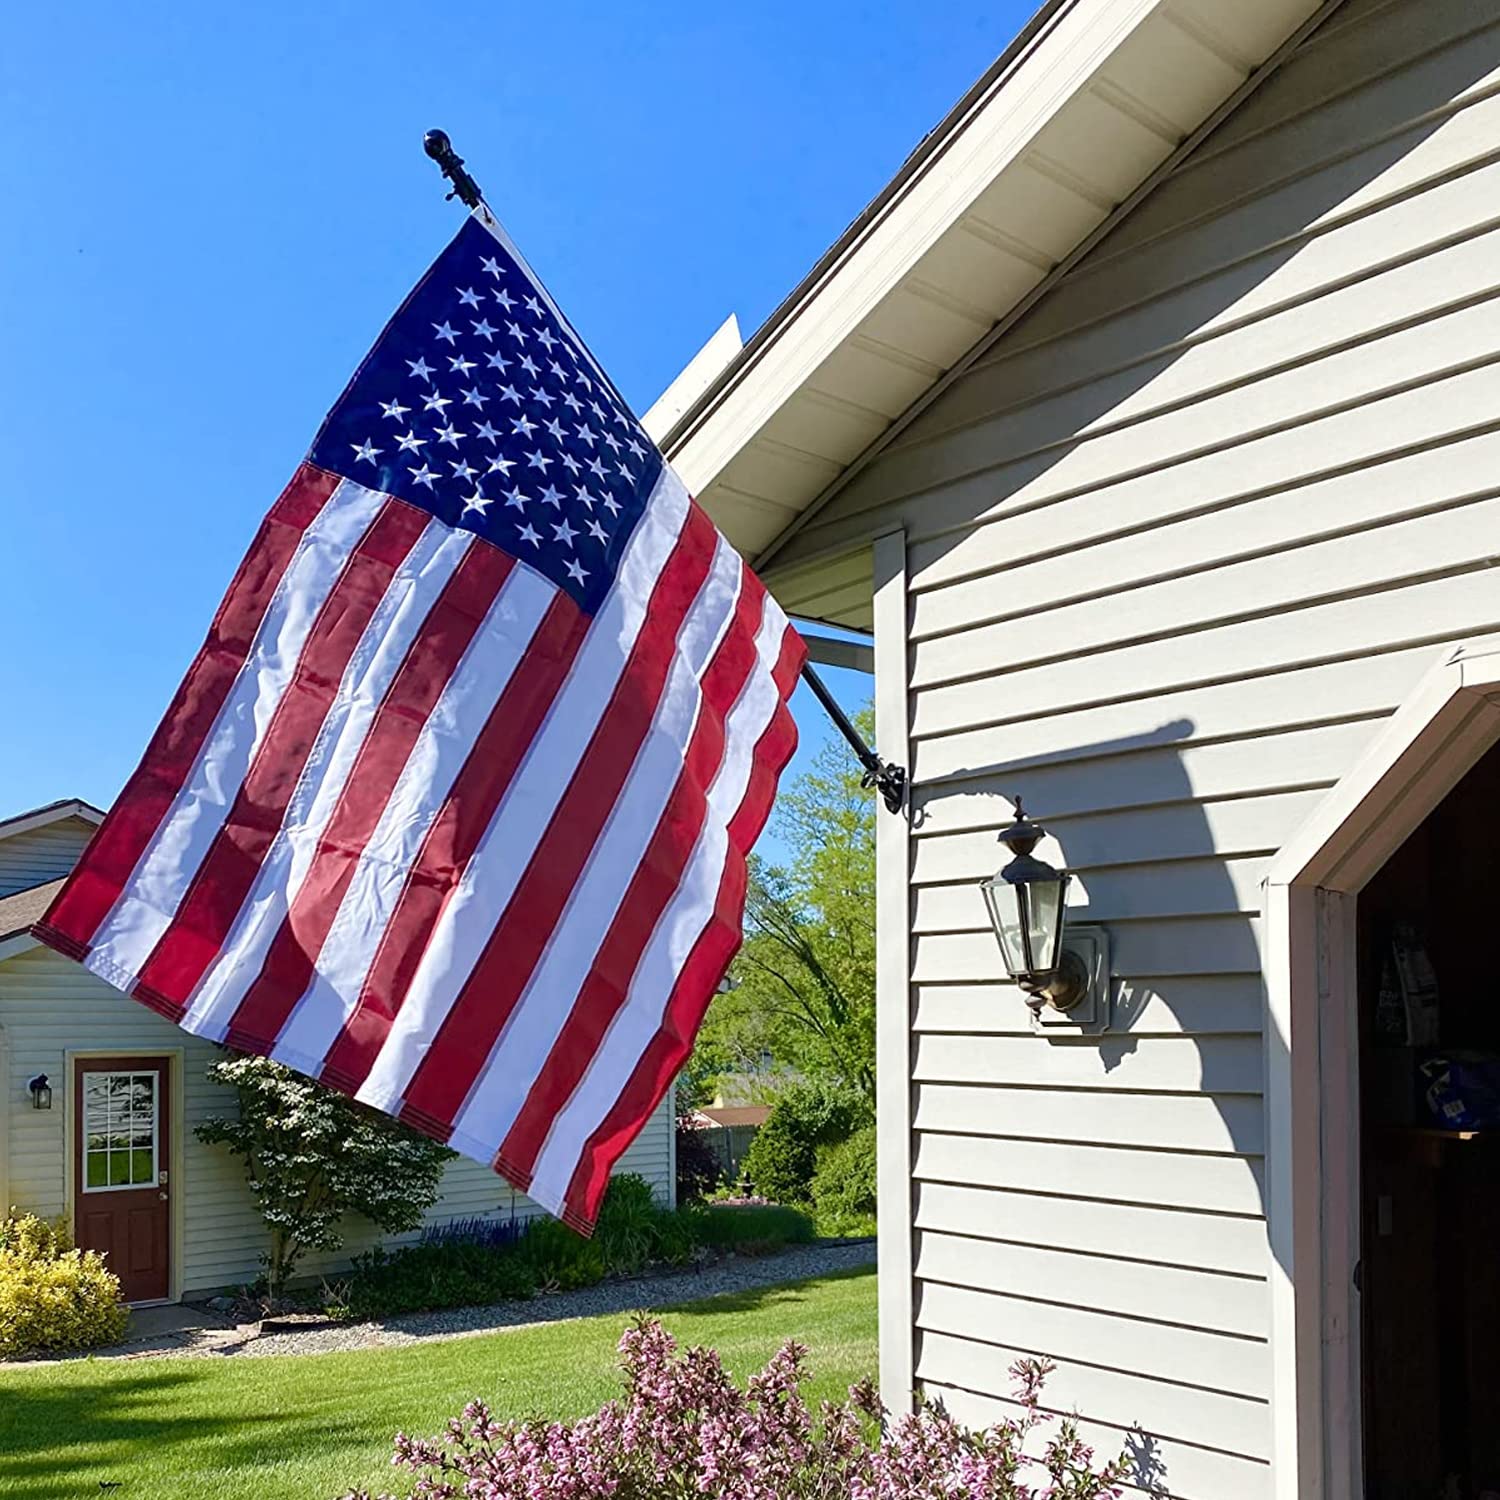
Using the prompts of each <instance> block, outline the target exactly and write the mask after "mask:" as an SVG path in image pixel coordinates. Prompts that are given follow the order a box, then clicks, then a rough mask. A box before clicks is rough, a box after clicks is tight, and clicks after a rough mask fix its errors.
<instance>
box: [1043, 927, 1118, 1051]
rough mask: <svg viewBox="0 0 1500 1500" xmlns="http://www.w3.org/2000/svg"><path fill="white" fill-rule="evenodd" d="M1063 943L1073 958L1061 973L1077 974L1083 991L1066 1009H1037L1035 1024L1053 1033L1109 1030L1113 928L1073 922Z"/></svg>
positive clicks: (1067, 974) (1078, 1033)
mask: <svg viewBox="0 0 1500 1500" xmlns="http://www.w3.org/2000/svg"><path fill="white" fill-rule="evenodd" d="M1062 946H1063V953H1064V954H1065V955H1066V956H1067V959H1068V960H1069V962H1068V963H1067V966H1066V969H1064V970H1060V971H1059V973H1060V975H1063V976H1065V977H1068V978H1074V977H1076V978H1077V980H1078V981H1080V982H1081V986H1082V994H1081V995H1079V997H1078V998H1077V999H1076V1000H1074V1001H1073V1003H1072V1004H1070V1005H1069V1006H1068V1008H1067V1009H1066V1010H1058V1009H1057V1007H1056V1006H1055V1005H1042V1006H1040V1007H1037V1008H1035V1009H1033V1010H1032V1013H1031V1024H1032V1027H1033V1029H1034V1030H1036V1031H1038V1032H1041V1033H1043V1034H1045V1035H1050V1036H1098V1035H1099V1034H1100V1033H1102V1032H1105V1031H1108V1030H1109V973H1110V970H1109V932H1108V930H1107V929H1105V928H1103V927H1099V926H1096V925H1093V924H1091V923H1086V922H1080V923H1073V922H1069V923H1068V925H1067V927H1066V929H1065V930H1064V932H1063V940H1062ZM1079 970H1081V971H1082V972H1081V973H1079V972H1078V971H1079ZM1068 971H1072V972H1071V973H1069V972H1068Z"/></svg>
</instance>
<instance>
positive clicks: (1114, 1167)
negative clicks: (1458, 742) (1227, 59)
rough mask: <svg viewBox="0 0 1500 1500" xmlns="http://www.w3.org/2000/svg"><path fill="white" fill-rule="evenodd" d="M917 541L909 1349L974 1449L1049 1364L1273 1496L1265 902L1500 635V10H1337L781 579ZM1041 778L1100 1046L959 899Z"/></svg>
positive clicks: (1217, 1492)
mask: <svg viewBox="0 0 1500 1500" xmlns="http://www.w3.org/2000/svg"><path fill="white" fill-rule="evenodd" d="M1017 230H1018V232H1021V231H1023V230H1024V226H1017ZM893 527H902V528H904V530H905V532H906V537H907V544H906V558H905V562H906V588H907V590H908V599H907V636H906V640H905V642H904V654H903V655H902V658H901V661H900V664H899V665H900V668H901V669H902V670H903V671H904V681H905V685H906V688H907V693H908V699H909V711H908V715H909V725H908V727H909V734H910V755H911V762H912V771H913V774H914V778H915V787H914V795H913V829H912V834H911V838H910V854H909V877H910V878H909V887H908V891H907V896H908V900H909V909H908V916H909V923H910V934H911V942H910V949H909V961H910V967H909V973H907V974H905V975H903V976H902V977H903V978H904V979H907V980H909V987H910V1018H911V1032H910V1042H909V1049H908V1051H909V1057H910V1083H911V1088H910V1102H911V1110H910V1116H909V1119H907V1120H904V1121H903V1120H900V1119H899V1118H895V1117H891V1116H888V1117H887V1118H886V1120H885V1121H884V1128H885V1129H886V1131H887V1132H899V1133H900V1136H901V1139H900V1140H899V1142H890V1141H888V1143H887V1145H888V1148H889V1149H890V1150H891V1159H895V1158H896V1157H897V1156H899V1153H900V1152H903V1151H907V1150H909V1151H910V1152H911V1157H912V1182H911V1219H912V1226H913V1227H912V1229H911V1233H910V1243H909V1247H908V1248H909V1255H910V1262H911V1267H912V1270H911V1287H910V1298H909V1301H910V1309H911V1315H910V1325H911V1326H910V1328H909V1329H902V1328H893V1327H891V1326H889V1325H887V1326H885V1327H884V1328H883V1336H884V1337H885V1338H887V1339H898V1340H910V1343H911V1357H912V1361H913V1363H914V1367H915V1372H916V1376H917V1378H918V1380H919V1381H920V1383H921V1384H922V1385H924V1386H925V1387H926V1389H927V1390H928V1391H929V1392H931V1393H934V1394H939V1395H942V1396H943V1397H944V1399H945V1400H947V1401H948V1402H949V1404H950V1405H951V1406H952V1407H953V1409H954V1410H955V1411H956V1412H957V1413H958V1414H959V1415H961V1416H963V1417H965V1418H968V1419H971V1420H975V1421H987V1420H990V1419H992V1418H994V1417H995V1416H997V1415H999V1414H1000V1413H1002V1412H1003V1411H1006V1410H1007V1409H1009V1408H1008V1406H1007V1403H1006V1400H1005V1396H1006V1392H1007V1390H1008V1388H1009V1384H1010V1382H1009V1379H1008V1376H1007V1373H1006V1371H1007V1367H1008V1365H1009V1364H1010V1363H1011V1362H1012V1360H1013V1359H1015V1358H1016V1357H1017V1356H1018V1355H1019V1354H1021V1353H1037V1354H1043V1355H1047V1356H1050V1357H1052V1358H1054V1359H1056V1360H1057V1361H1058V1363H1059V1366H1060V1368H1059V1370H1058V1372H1057V1374H1056V1375H1055V1376H1054V1377H1053V1379H1052V1381H1051V1383H1050V1386H1049V1401H1050V1402H1051V1403H1052V1404H1055V1405H1056V1406H1057V1407H1059V1408H1060V1409H1064V1410H1067V1409H1072V1408H1074V1407H1076V1408H1077V1409H1078V1410H1079V1411H1080V1412H1081V1413H1082V1414H1083V1417H1084V1419H1085V1421H1084V1430H1085V1433H1086V1435H1091V1436H1092V1437H1093V1438H1095V1439H1097V1440H1098V1442H1099V1443H1100V1444H1101V1446H1103V1447H1105V1448H1107V1449H1111V1450H1114V1449H1118V1448H1119V1447H1120V1446H1121V1445H1122V1444H1125V1445H1128V1446H1129V1447H1130V1449H1131V1451H1132V1452H1133V1453H1134V1454H1135V1455H1136V1457H1137V1460H1138V1477H1141V1478H1142V1479H1143V1480H1144V1477H1145V1476H1146V1475H1150V1476H1151V1478H1152V1479H1153V1480H1154V1481H1155V1482H1156V1483H1158V1484H1160V1485H1161V1486H1163V1487H1164V1488H1165V1490H1166V1491H1168V1492H1170V1493H1172V1494H1176V1495H1184V1496H1195V1497H1203V1500H1237V1497H1250V1496H1262V1495H1265V1494H1266V1493H1267V1492H1268V1489H1269V1471H1268V1467H1267V1460H1268V1457H1269V1455H1270V1452H1271V1431H1270V1416H1269V1405H1268V1396H1269V1391H1270V1378H1271V1371H1270V1361H1269V1358H1268V1346H1267V1338H1268V1329H1269V1297H1268V1289H1267V1278H1268V1273H1269V1271H1270V1268H1271V1260H1270V1257H1271V1250H1270V1248H1269V1246H1268V1241H1267V1235H1266V1229H1265V1222H1264V1204H1265V1193H1266V1183H1265V1173H1264V1162H1263V1150H1264V1141H1265V1133H1266V1132H1265V1126H1266V1121H1265V1118H1264V1112H1263V1105H1262V1088H1263V1077H1264V1054H1265V1047H1266V1046H1267V1044H1268V1043H1269V1044H1270V1045H1273V1046H1274V1045H1276V1044H1277V1039H1276V1038H1274V1037H1272V1038H1266V1037H1264V1036H1263V1035H1262V1015H1263V1005H1264V1000H1263V985H1262V977H1261V974H1262V954H1261V945H1262V924H1261V911H1260V901H1261V895H1260V883H1261V880H1262V877H1263V875H1264V872H1265V870H1266V867H1267V862H1268V860H1269V858H1270V856H1271V855H1272V854H1273V853H1274V852H1275V851H1276V850H1277V849H1278V848H1279V847H1280V846H1281V845H1282V844H1283V843H1284V842H1285V841H1286V840H1287V838H1288V837H1289V835H1290V834H1291V833H1292V832H1293V830H1295V829H1296V828H1297V827H1298V826H1299V825H1300V824H1301V823H1302V822H1303V820H1304V819H1306V818H1307V817H1308V815H1309V813H1310V812H1311V811H1312V809H1313V808H1314V807H1315V806H1316V805H1317V803H1318V800H1319V798H1320V797H1321V796H1322V794H1323V792H1324V791H1325V790H1326V788H1327V787H1329V786H1330V785H1331V784H1332V783H1333V782H1334V781H1335V780H1336V779H1337V778H1338V777H1339V776H1340V775H1341V774H1342V773H1343V771H1344V770H1346V769H1347V768H1348V767H1349V766H1350V764H1351V763H1352V762H1353V760H1354V758H1355V757H1356V756H1357V754H1358V753H1359V752H1360V750H1361V749H1362V747H1364V746H1365V745H1366V744H1367V743H1368V742H1369V741H1370V739H1371V737H1372V735H1373V734H1374V733H1375V731H1376V730H1377V728H1378V726H1379V724H1380V722H1381V720H1382V719H1383V718H1384V716H1386V715H1387V714H1389V713H1390V711H1391V710H1392V709H1393V708H1394V707H1395V705H1396V704H1397V703H1398V702H1399V701H1400V699H1401V698H1402V697H1403V696H1404V694H1405V693H1406V692H1407V691H1408V690H1409V689H1410V688H1411V687H1412V685H1413V684H1415V683H1416V681H1417V680H1418V679H1419V678H1420V676H1421V675H1422V673H1423V671H1424V670H1425V669H1426V668H1427V667H1428V666H1429V665H1430V664H1431V663H1432V662H1433V661H1434V660H1435V659H1436V657H1437V656H1438V655H1439V653H1440V651H1441V649H1442V647H1443V645H1444V644H1445V643H1448V642H1452V641H1455V640H1459V639H1462V638H1465V637H1469V636H1473V635H1476V634H1479V633H1481V632H1485V631H1490V630H1494V629H1495V628H1496V627H1497V625H1500V582H1497V579H1496V576H1495V573H1494V564H1495V561H1496V558H1497V556H1500V5H1497V4H1496V3H1495V0H1482V3H1480V0H1395V3H1391V0H1380V3H1376V0H1350V3H1349V4H1347V5H1345V6H1344V7H1343V8H1342V9H1340V10H1339V11H1338V12H1336V13H1335V14H1334V16H1333V17H1332V18H1331V20H1330V21H1328V22H1327V23H1326V24H1325V25H1324V26H1323V27H1322V28H1320V29H1319V30H1318V31H1317V32H1316V33H1315V34H1314V35H1313V36H1312V37H1311V38H1310V39H1309V41H1308V42H1307V43H1305V44H1304V46H1303V47H1302V48H1301V49H1300V50H1299V52H1298V53H1297V54H1296V56H1295V57H1294V58H1292V59H1291V60H1290V61H1289V62H1288V63H1287V64H1286V65H1285V66H1284V67H1283V68H1282V69H1281V70H1280V71H1279V72H1278V73H1277V74H1276V75H1275V76H1274V77H1273V78H1272V79H1271V80H1270V81H1269V82H1268V83H1267V84H1266V85H1265V86H1264V87H1263V88H1262V89H1261V90H1260V91H1258V92H1257V94H1256V95H1255V96H1253V97H1252V98H1251V99H1250V100H1249V101H1248V102H1247V103H1246V104H1245V105H1244V106H1243V107H1242V108H1241V109H1240V110H1238V111H1237V112H1236V113H1235V114H1234V115H1233V116H1232V117H1231V118H1230V119H1229V120H1228V121H1227V122H1226V123H1225V124H1224V125H1223V126H1222V127H1221V128H1220V129H1219V130H1218V131H1216V132H1215V133H1214V134H1213V136H1211V137H1210V138H1209V139H1208V140H1207V141H1206V142H1205V143H1204V145H1203V146H1202V147H1201V148H1200V149H1199V150H1198V151H1197V152H1195V153H1194V154H1193V155H1192V156H1191V157H1190V158H1189V159H1188V160H1187V161H1186V162H1185V163H1184V164H1183V165H1182V166H1181V167H1180V169H1179V170H1177V171H1176V172H1175V173H1174V174H1173V175H1172V176H1171V177H1170V178H1169V179H1168V180H1167V181H1166V182H1165V183H1164V184H1163V185H1161V186H1160V187H1159V188H1158V189H1157V190H1156V191H1155V192H1154V193H1153V194H1152V195H1151V196H1150V197H1149V198H1148V199H1147V200H1146V201H1145V202H1144V203H1143V205H1142V206H1141V207H1140V208H1139V209H1138V210H1137V211H1136V212H1135V213H1134V214H1132V215H1131V217H1130V218H1129V219H1128V220H1126V221H1125V222H1124V224H1123V225H1122V226H1121V227H1120V228H1119V229H1118V230H1117V231H1116V232H1115V233H1114V234H1112V235H1111V236H1110V237H1109V238H1108V239H1106V240H1105V241H1104V242H1103V243H1102V244H1101V245H1100V246H1099V247H1098V248H1097V250H1096V251H1095V252H1094V253H1093V254H1092V255H1091V256H1090V257H1088V258H1087V259H1086V260H1085V261H1084V262H1083V263H1082V264H1081V265H1080V267H1079V268H1078V269H1077V270H1076V271H1075V272H1074V273H1073V274H1071V275H1070V276H1068V277H1067V278H1066V279H1065V280H1064V281H1063V282H1062V283H1061V284H1060V285H1059V287H1058V288H1057V289H1056V290H1055V291H1054V292H1053V293H1052V294H1051V295H1050V296H1049V297H1047V298H1046V299H1045V300H1044V301H1042V302H1041V303H1040V304H1039V305H1038V307H1037V308H1036V309H1035V310H1034V312H1033V313H1032V314H1031V315H1029V316H1028V317H1027V318H1026V319H1025V320H1024V321H1023V322H1021V323H1020V324H1018V325H1017V326H1016V327H1015V328H1014V329H1013V330H1012V331H1011V332H1010V333H1009V334H1008V335H1007V336H1006V337H1005V338H1004V339H1003V340H1002V341H1001V342H1000V343H999V344H998V345H997V346H996V347H995V348H994V349H993V350H992V351H991V352H990V353H989V354H988V355H987V356H986V357H985V358H984V359H983V360H982V361H980V362H979V363H978V364H977V365H976V366H975V367H974V368H973V369H971V370H970V371H969V372H968V373H967V374H966V375H965V376H964V377H963V378H962V379H961V380H959V381H958V382H956V383H955V384H954V385H953V386H952V387H950V389H949V390H948V391H947V392H946V394H945V395H944V396H943V397H941V398H940V399H939V400H937V401H936V402H935V403H934V404H933V405H932V406H931V407H930V408H929V409H928V410H927V411H926V413H924V415H923V416H921V417H920V418H919V419H918V420H917V421H916V422H914V423H913V424H912V425H911V426H910V427H909V428H908V429H907V430H906V431H905V432H904V433H903V435H902V437H901V439H900V440H899V441H898V442H897V443H896V444H894V445H893V446H892V447H891V448H889V449H888V450H887V451H886V452H885V453H884V454H883V455H882V456H881V457H880V458H879V459H877V460H876V461H875V462H874V463H872V464H871V465H870V466H869V467H867V468H866V469H865V470H864V471H863V472H862V473H861V474H859V476H858V477H857V478H856V479H855V480H854V481H853V482H852V483H851V484H850V485H849V486H848V487H847V488H846V489H845V490H844V491H843V492H842V493H841V494H840V495H839V496H838V497H837V499H836V500H835V501H834V502H833V503H832V504H831V505H830V506H829V507H828V508H827V509H825V510H824V511H823V512H822V514H821V515H820V516H819V517H818V518H817V519H816V520H815V521H814V522H813V523H812V524H809V525H808V526H807V527H806V528H805V529H804V530H803V531H802V533H801V534H800V535H799V536H798V537H797V539H796V540H795V541H794V543H793V544H792V546H791V547H790V548H789V549H788V551H787V552H786V554H785V555H784V557H783V558H779V559H778V571H780V570H783V569H784V570H786V571H787V572H790V571H791V570H793V569H795V568H796V567H798V566H799V565H800V566H806V565H807V564H808V563H810V562H811V561H812V560H814V559H818V558H830V557H836V556H837V555H838V554H839V552H840V549H844V548H851V549H852V548H853V547H854V546H855V545H856V544H862V543H864V542H865V541H866V540H867V539H868V538H869V537H870V536H871V535H874V534H879V533H881V532H883V531H887V530H889V529H891V528H893ZM776 577H777V574H775V573H773V574H772V577H771V581H772V583H773V586H774V584H775V581H776ZM878 629H879V627H877V633H878ZM885 650H886V651H888V650H889V642H888V641H887V643H886V646H885ZM881 651H882V647H881V644H880V643H879V642H877V657H879V656H880V654H881ZM887 659H889V658H887ZM1017 793H1021V794H1024V797H1025V801H1026V805H1027V808H1028V810H1029V811H1034V812H1035V813H1036V814H1038V815H1040V816H1042V817H1043V818H1044V819H1045V821H1046V823H1047V825H1048V827H1049V828H1050V829H1051V830H1052V831H1053V833H1054V834H1055V836H1056V837H1055V842H1054V843H1053V844H1051V846H1050V849H1051V856H1052V857H1053V858H1055V859H1056V858H1064V859H1065V860H1066V862H1067V864H1068V865H1069V866H1070V867H1071V868H1072V869H1073V870H1074V871H1075V872H1076V873H1077V876H1078V880H1077V882H1076V886H1077V889H1076V890H1075V895H1074V900H1075V916H1077V917H1079V918H1086V919H1088V920H1093V921H1101V922H1104V923H1105V924H1107V925H1108V927H1109V929H1110V934H1111V939H1112V943H1113V954H1114V970H1115V975H1116V979H1115V996H1114V1026H1113V1030H1112V1031H1111V1033H1110V1034H1109V1035H1107V1036H1104V1037H1103V1038H1097V1039H1095V1038H1086V1039H1071V1040H1054V1039H1051V1038H1041V1037H1037V1036H1035V1035H1033V1034H1032V1033H1031V1032H1030V1030H1029V1029H1028V1025H1027V1021H1026V1013H1025V1010H1024V1008H1023V1006H1022V1005H1021V1003H1020V1000H1019V998H1018V997H1017V996H1016V994H1015V992H1014V991H1013V990H1012V989H1011V988H1009V987H1008V986H1006V985H1005V984H1003V983H1002V978H1003V971H1002V969H1001V965H1000V961H999V954H998V950H997V948H996V945H995V941H994V938H993V936H992V935H991V934H990V932H989V931H988V929H987V925H986V922H985V917H984V911H983V907H982V904H981V902H980V898H979V894H978V891H977V890H976V888H975V882H976V881H978V880H979V879H980V878H981V877H983V876H985V875H987V874H990V873H991V872H992V871H993V870H994V869H995V868H996V866H997V865H998V864H999V863H1000V862H1001V855H1002V852H1003V851H1001V850H1000V849H999V847H998V846H997V844H996V841H995V832H996V830H997V828H998V827H999V826H1000V825H1002V824H1003V823H1004V822H1006V821H1008V819H1009V816H1010V801H1009V800H1008V799H1010V798H1012V797H1014V796H1015V795H1016V794H1017ZM1043 852H1047V850H1046V849H1044V851H1043ZM899 900H900V892H899V891H898V892H897V901H898V903H899ZM885 993H886V994H889V993H892V990H891V989H890V987H889V986H888V987H887V989H886V991H885ZM897 1051H899V1049H897ZM883 1055H885V1054H883ZM908 1130H909V1132H910V1134H909V1137H908V1136H907V1132H908ZM897 1212H899V1210H897ZM893 1221H894V1222H893ZM896 1223H899V1220H898V1219H897V1218H896V1213H893V1205H892V1204H891V1202H890V1199H889V1195H887V1198H886V1201H885V1206H884V1215H883V1223H882V1230H883V1233H884V1234H891V1233H893V1232H896V1233H899V1230H897V1229H896V1227H895V1225H896ZM901 1259H902V1258H901V1257H900V1256H896V1255H892V1256H890V1257H889V1264H891V1265H898V1264H900V1263H901ZM884 1264H886V1262H885V1261H883V1265H884ZM885 1293H886V1289H885V1288H882V1297H883V1307H885V1308H889V1306H891V1305H892V1304H891V1303H890V1302H888V1301H887V1300H886V1296H885Z"/></svg>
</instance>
